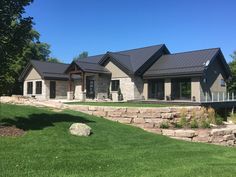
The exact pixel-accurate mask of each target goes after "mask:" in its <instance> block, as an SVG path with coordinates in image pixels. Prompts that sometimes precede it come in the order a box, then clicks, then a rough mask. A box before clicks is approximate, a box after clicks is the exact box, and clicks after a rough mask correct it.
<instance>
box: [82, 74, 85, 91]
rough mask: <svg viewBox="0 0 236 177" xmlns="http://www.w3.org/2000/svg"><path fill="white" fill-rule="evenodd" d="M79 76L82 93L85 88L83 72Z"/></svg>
mask: <svg viewBox="0 0 236 177" xmlns="http://www.w3.org/2000/svg"><path fill="white" fill-rule="evenodd" d="M81 76H82V78H81V82H82V83H81V84H82V86H81V90H82V92H84V88H85V87H84V72H82V73H81Z"/></svg>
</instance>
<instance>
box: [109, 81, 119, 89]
mask: <svg viewBox="0 0 236 177" xmlns="http://www.w3.org/2000/svg"><path fill="white" fill-rule="evenodd" d="M119 88H120V81H119V80H113V81H111V91H118V89H119Z"/></svg>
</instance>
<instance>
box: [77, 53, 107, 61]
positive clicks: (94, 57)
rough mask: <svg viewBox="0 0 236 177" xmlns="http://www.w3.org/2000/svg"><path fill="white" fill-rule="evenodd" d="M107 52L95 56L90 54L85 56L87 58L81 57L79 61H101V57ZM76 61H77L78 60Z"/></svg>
mask: <svg viewBox="0 0 236 177" xmlns="http://www.w3.org/2000/svg"><path fill="white" fill-rule="evenodd" d="M104 55H105V54H101V55H94V56H89V57H85V58H79V59H78V60H77V61H85V62H90V63H99V61H100V60H101V58H102V57H103V56H104ZM77 61H76V62H77Z"/></svg>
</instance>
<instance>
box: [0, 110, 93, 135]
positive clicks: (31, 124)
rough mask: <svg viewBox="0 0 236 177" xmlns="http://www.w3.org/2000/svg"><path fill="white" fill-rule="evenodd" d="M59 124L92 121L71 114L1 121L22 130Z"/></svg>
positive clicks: (43, 115)
mask: <svg viewBox="0 0 236 177" xmlns="http://www.w3.org/2000/svg"><path fill="white" fill-rule="evenodd" d="M58 122H71V123H89V122H95V121H90V120H88V119H86V118H84V117H80V116H73V115H70V114H56V113H55V114H47V113H41V114H31V115H29V116H28V117H27V118H25V117H15V118H14V119H10V118H5V119H2V120H0V125H2V126H15V127H17V128H20V129H22V130H25V131H27V130H42V129H44V128H46V127H51V126H54V123H58Z"/></svg>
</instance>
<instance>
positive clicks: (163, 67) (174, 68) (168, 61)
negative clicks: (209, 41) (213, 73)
mask: <svg viewBox="0 0 236 177" xmlns="http://www.w3.org/2000/svg"><path fill="white" fill-rule="evenodd" d="M219 51H220V49H219V48H214V49H205V50H197V51H190V52H183V53H175V54H169V55H163V56H161V57H160V58H159V59H158V60H157V61H156V62H155V63H154V64H153V65H152V66H151V67H150V68H149V69H148V70H147V71H146V72H145V73H144V75H143V76H144V77H151V76H156V77H158V76H168V75H169V76H170V75H182V74H183V75H184V74H201V73H203V72H204V69H205V68H207V65H209V64H210V62H211V60H212V59H214V57H215V56H216V55H217V54H218V53H219Z"/></svg>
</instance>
